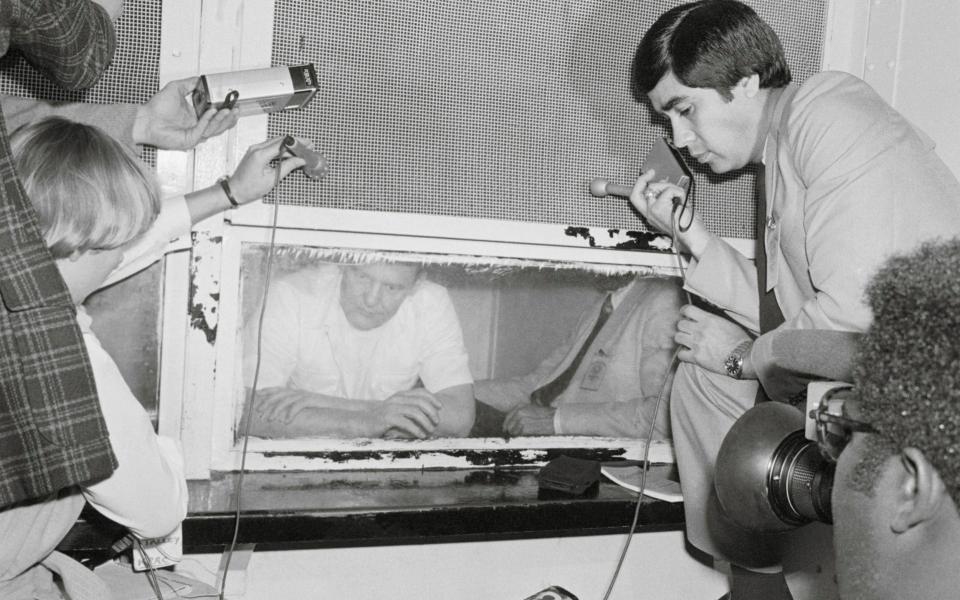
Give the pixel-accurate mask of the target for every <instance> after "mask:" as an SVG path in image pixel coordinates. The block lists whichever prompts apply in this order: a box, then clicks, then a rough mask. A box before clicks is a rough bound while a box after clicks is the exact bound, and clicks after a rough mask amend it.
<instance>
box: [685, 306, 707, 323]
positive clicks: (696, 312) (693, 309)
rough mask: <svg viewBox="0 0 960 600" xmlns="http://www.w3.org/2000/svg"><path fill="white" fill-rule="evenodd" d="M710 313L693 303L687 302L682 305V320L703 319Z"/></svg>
mask: <svg viewBox="0 0 960 600" xmlns="http://www.w3.org/2000/svg"><path fill="white" fill-rule="evenodd" d="M707 315H709V313H708V312H707V311H705V310H703V309H702V308H699V307H697V306H694V305H693V304H685V305H683V306H681V307H680V320H681V321H682V320H683V319H689V320H690V321H702V320H703V319H704V318H706V317H707Z"/></svg>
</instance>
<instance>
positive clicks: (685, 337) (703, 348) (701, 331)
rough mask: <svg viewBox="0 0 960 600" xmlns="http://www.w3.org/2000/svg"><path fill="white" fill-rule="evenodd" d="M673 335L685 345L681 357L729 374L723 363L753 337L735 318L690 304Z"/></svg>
mask: <svg viewBox="0 0 960 600" xmlns="http://www.w3.org/2000/svg"><path fill="white" fill-rule="evenodd" d="M673 339H674V341H675V342H677V344H679V345H680V347H681V349H680V352H679V353H677V358H679V359H680V360H682V361H684V362H689V363H694V364H697V365H700V366H701V367H703V368H704V369H707V370H708V371H713V372H714V373H719V374H721V375H726V374H727V371H726V369H725V368H724V366H723V363H724V361H725V360H726V358H727V356H728V355H729V354H730V352H731V351H732V350H733V349H734V348H736V347H737V345H738V344H740V343H741V342H743V341H745V340H749V339H750V336H749V335H748V334H747V332H746V330H745V329H743V328H742V327H740V326H739V325H737V324H736V323H734V322H733V321H730V320H727V319H724V318H723V317H718V316H717V315H714V314H711V313H708V312H707V311H705V310H703V309H700V308H697V307H696V306H694V305H692V304H687V305H686V306H684V307H682V308H681V309H680V320H679V321H677V333H676V335H674V336H673Z"/></svg>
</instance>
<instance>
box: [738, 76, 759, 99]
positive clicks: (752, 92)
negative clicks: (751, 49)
mask: <svg viewBox="0 0 960 600" xmlns="http://www.w3.org/2000/svg"><path fill="white" fill-rule="evenodd" d="M733 87H734V89H735V90H736V91H737V92H739V93H740V95H742V96H744V97H745V98H755V97H756V96H757V94H758V93H759V92H760V76H759V75H757V74H756V73H753V74H752V75H748V76H747V77H742V78H741V79H740V81H738V82H737V84H736V85H735V86H733Z"/></svg>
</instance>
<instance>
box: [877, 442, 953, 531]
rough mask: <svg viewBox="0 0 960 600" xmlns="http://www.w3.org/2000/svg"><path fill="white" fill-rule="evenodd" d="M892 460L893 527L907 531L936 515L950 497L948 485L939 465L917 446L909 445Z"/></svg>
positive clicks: (893, 528) (891, 524)
mask: <svg viewBox="0 0 960 600" xmlns="http://www.w3.org/2000/svg"><path fill="white" fill-rule="evenodd" d="M897 458H898V459H899V460H895V461H891V463H893V464H891V466H890V468H892V469H895V470H896V475H895V481H896V499H895V502H896V506H895V508H894V514H893V521H892V522H891V523H890V528H891V529H892V530H893V531H894V533H905V532H906V531H908V530H909V529H910V528H912V527H914V526H916V525H920V524H922V523H924V522H927V521H930V520H932V519H934V518H935V517H936V515H937V513H938V512H939V511H940V510H941V509H942V505H943V502H944V501H945V499H946V497H947V492H946V486H945V485H944V484H943V480H942V479H941V478H940V474H939V473H938V472H937V469H936V468H935V467H934V466H933V464H931V463H930V461H928V460H927V457H926V456H924V455H923V452H921V451H920V450H918V449H916V448H906V449H904V450H903V451H902V452H901V453H900V455H899V456H898V457H897Z"/></svg>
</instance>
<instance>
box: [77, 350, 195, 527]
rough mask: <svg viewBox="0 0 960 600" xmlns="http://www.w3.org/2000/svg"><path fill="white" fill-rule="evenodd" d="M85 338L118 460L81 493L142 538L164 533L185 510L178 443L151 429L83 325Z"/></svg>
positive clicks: (118, 373)
mask: <svg viewBox="0 0 960 600" xmlns="http://www.w3.org/2000/svg"><path fill="white" fill-rule="evenodd" d="M84 341H85V342H86V346H87V352H88V354H89V355H90V364H91V366H92V367H93V374H94V378H95V380H96V383H97V394H98V396H99V397H100V407H101V409H102V410H103V416H104V419H105V421H106V424H107V430H108V431H109V432H110V445H111V446H112V447H113V451H114V453H115V454H116V457H117V461H118V462H119V466H118V467H117V469H116V470H115V471H114V472H113V474H112V475H110V477H108V478H107V479H105V480H103V481H101V482H98V483H95V484H93V485H91V486H89V487H86V488H84V490H83V495H84V496H85V497H86V499H87V501H88V502H90V504H91V505H92V506H93V507H94V508H95V509H97V511H99V512H100V513H102V514H103V515H105V516H106V517H108V518H110V519H112V520H113V521H116V522H117V523H119V524H121V525H124V526H126V527H127V528H129V529H130V531H132V532H133V533H134V534H135V535H137V536H139V537H141V538H154V537H163V536H166V535H168V534H170V533H172V532H173V531H174V530H176V528H177V527H178V526H179V525H180V522H181V521H182V520H183V518H184V517H185V516H186V513H187V500H188V496H187V481H186V478H185V477H184V471H183V458H182V455H181V453H180V451H179V449H178V447H177V443H176V442H175V441H174V440H172V439H169V438H164V437H161V436H158V435H157V434H156V433H155V432H154V430H153V425H152V424H151V422H150V419H149V417H148V416H147V413H146V411H144V409H143V407H142V406H141V405H140V403H139V402H138V401H137V399H136V398H135V397H134V395H133V393H132V392H131V391H130V388H129V387H128V386H127V384H126V382H125V381H124V380H123V377H122V376H121V374H120V371H119V369H118V368H117V366H116V364H115V363H114V362H113V360H112V359H111V358H110V356H109V355H108V354H107V352H106V351H105V350H104V349H103V347H102V346H101V345H100V342H99V341H98V340H97V338H96V336H94V335H93V334H92V333H90V332H89V331H85V332H84Z"/></svg>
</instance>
